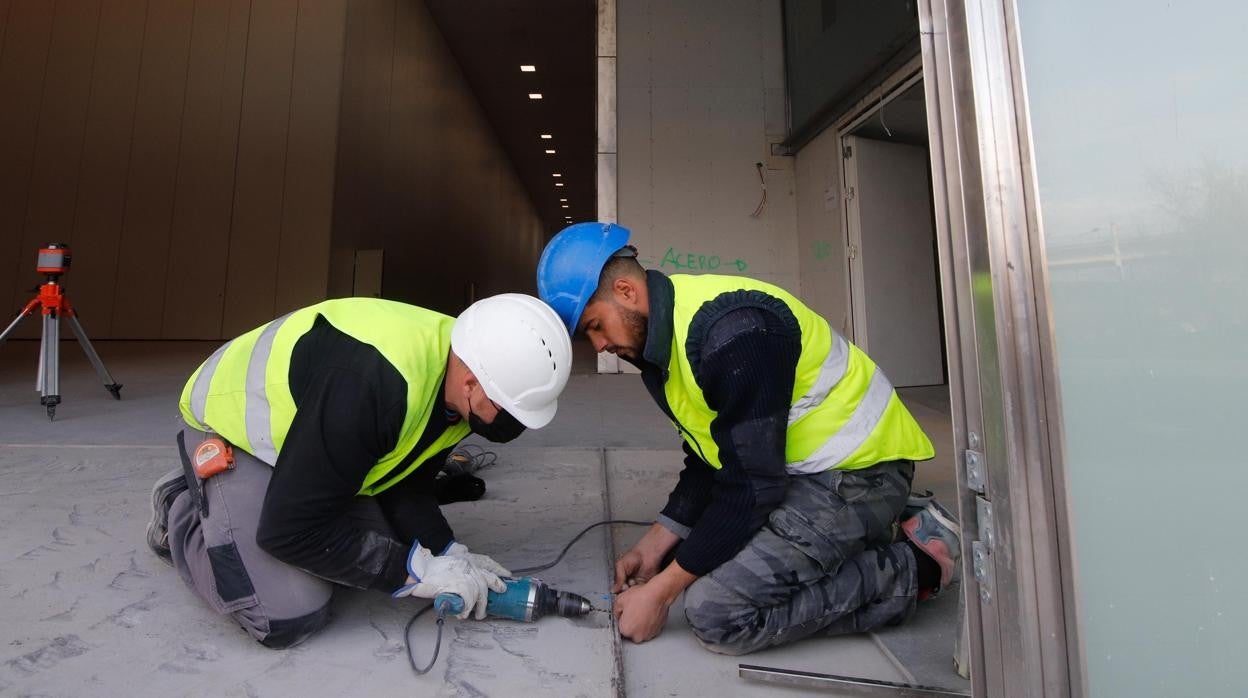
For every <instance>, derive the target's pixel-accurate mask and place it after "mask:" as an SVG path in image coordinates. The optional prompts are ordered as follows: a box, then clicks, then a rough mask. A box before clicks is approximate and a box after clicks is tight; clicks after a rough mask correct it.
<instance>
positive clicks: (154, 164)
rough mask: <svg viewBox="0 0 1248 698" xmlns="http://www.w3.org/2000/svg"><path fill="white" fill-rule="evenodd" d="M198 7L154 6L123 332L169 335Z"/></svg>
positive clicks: (169, 0)
mask: <svg viewBox="0 0 1248 698" xmlns="http://www.w3.org/2000/svg"><path fill="white" fill-rule="evenodd" d="M194 9H195V7H194V3H193V2H192V1H191V0H158V1H153V2H149V3H148V7H147V22H146V30H145V32H144V40H143V59H142V63H141V65H140V68H139V90H138V96H137V97H136V100H135V110H134V133H133V137H132V138H131V142H130V173H129V177H128V180H127V186H126V196H125V202H126V204H125V206H126V208H125V216H124V218H123V223H122V228H121V246H120V247H121V250H120V255H119V256H118V258H117V291H116V295H115V300H114V303H113V327H112V334H113V336H115V337H159V336H161V334H160V324H161V319H162V318H163V317H164V305H165V281H166V279H167V278H168V277H169V268H168V261H169V232H170V227H171V222H172V218H173V195H174V191H175V188H176V185H177V174H178V155H179V145H180V143H181V133H182V111H183V106H184V104H185V98H186V67H187V57H188V55H189V52H190V47H191V23H192V20H193V18H194Z"/></svg>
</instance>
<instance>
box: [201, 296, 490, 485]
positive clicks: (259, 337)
mask: <svg viewBox="0 0 1248 698" xmlns="http://www.w3.org/2000/svg"><path fill="white" fill-rule="evenodd" d="M318 315H319V316H323V317H324V318H325V319H326V320H328V321H329V323H330V324H331V325H333V326H334V327H335V328H337V329H338V330H339V331H341V332H343V333H344V334H347V335H349V336H351V337H353V338H355V339H358V340H359V341H361V342H363V343H365V344H368V345H371V346H373V347H374V348H376V349H377V351H378V352H380V353H381V355H382V356H383V357H385V359H386V360H387V361H389V362H390V364H391V365H392V366H394V368H395V369H396V370H397V371H398V372H399V375H401V376H402V377H403V379H404V380H405V381H406V382H407V410H406V413H405V414H404V418H403V427H402V429H401V430H400V432H399V438H398V441H397V443H396V444H395V446H394V449H393V450H391V451H390V452H389V453H387V454H386V455H385V456H383V457H382V458H381V459H380V460H378V461H377V463H375V464H374V465H373V467H372V468H371V469H370V470H369V471H368V474H367V476H366V477H365V478H364V483H363V485H362V486H361V487H360V491H359V493H360V494H363V495H374V494H377V493H378V492H381V491H383V490H385V489H386V488H388V487H390V486H391V485H393V484H395V483H396V482H398V481H399V480H402V479H403V478H404V477H406V476H407V475H409V474H411V472H412V471H414V470H415V469H416V468H418V467H420V465H421V463H423V462H424V461H425V460H427V459H429V458H430V457H432V456H433V455H435V454H437V453H439V452H440V451H442V450H443V449H446V448H449V447H450V446H453V445H454V444H456V443H458V442H459V441H461V440H462V439H463V438H464V437H466V436H468V434H469V432H470V429H469V427H468V424H467V420H461V421H460V422H458V423H456V424H452V425H450V426H448V427H447V428H446V431H444V432H443V433H442V435H441V436H440V437H438V438H437V439H436V440H435V441H434V442H433V443H432V444H430V445H429V446H428V447H427V448H426V449H425V450H424V451H423V452H422V453H421V454H420V455H419V456H418V457H416V458H415V459H414V460H412V461H411V462H410V463H409V465H408V466H407V468H406V469H405V470H404V471H403V472H401V473H397V474H393V473H392V471H393V470H394V469H395V468H396V467H398V466H399V464H400V463H402V462H403V461H404V460H406V457H407V456H408V455H409V454H410V453H411V451H412V449H413V448H415V446H416V443H417V442H418V441H419V440H420V435H421V434H422V433H424V430H425V426H426V425H427V424H428V423H429V419H430V417H431V416H433V415H435V414H438V417H439V418H441V414H440V410H441V405H442V396H441V395H440V394H439V388H440V387H441V385H442V379H443V377H444V376H445V374H446V363H447V359H448V357H449V355H450V350H451V326H452V325H453V324H454V323H455V319H454V318H452V317H449V316H446V315H443V314H441V313H435V312H433V311H431V310H425V309H423V308H417V307H416V306H412V305H407V304H405V303H396V302H393V301H387V300H381V299H377V298H341V299H335V300H329V301H325V302H323V303H318V304H316V305H313V306H309V307H307V308H302V309H300V310H295V311H293V312H291V313H289V314H287V315H283V316H282V317H280V318H278V319H276V320H274V321H272V322H269V323H267V324H264V325H261V326H260V327H257V328H256V329H254V330H252V331H250V332H248V333H246V334H244V335H242V336H240V337H237V338H235V339H233V340H231V341H229V342H226V343H225V344H224V345H222V346H221V348H219V349H217V351H216V352H215V353H214V354H213V355H212V356H210V357H208V360H207V361H205V362H204V363H203V364H202V365H200V367H199V368H198V369H196V370H195V373H193V374H191V378H190V380H188V381H187V383H186V386H185V387H184V388H183V389H182V398H181V400H180V402H179V406H180V407H181V411H182V418H183V419H184V420H186V423H187V424H189V425H191V426H192V427H194V428H196V429H199V430H200V431H207V432H214V433H216V434H220V435H221V436H222V437H223V438H224V439H225V440H226V441H229V442H230V443H231V444H233V445H234V446H235V447H236V448H241V449H243V450H244V451H246V452H248V453H250V454H251V455H253V456H255V457H256V458H258V459H260V460H261V461H264V462H265V463H268V464H269V465H273V464H275V463H276V462H277V455H278V453H279V452H280V451H281V449H282V443H283V442H284V441H285V440H286V434H287V432H289V431H290V425H291V422H292V421H293V420H294V418H295V400H294V397H293V396H292V395H291V393H290V359H291V355H292V353H293V352H294V349H295V343H296V342H298V341H299V338H300V337H302V336H303V335H304V334H306V333H307V332H308V331H309V330H310V329H312V324H313V322H315V321H316V318H317V316H318Z"/></svg>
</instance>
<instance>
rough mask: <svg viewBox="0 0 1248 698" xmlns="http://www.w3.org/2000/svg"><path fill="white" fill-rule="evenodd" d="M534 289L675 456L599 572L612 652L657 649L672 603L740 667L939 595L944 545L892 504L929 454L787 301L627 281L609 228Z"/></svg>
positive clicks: (945, 529) (954, 557) (949, 559)
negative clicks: (754, 657)
mask: <svg viewBox="0 0 1248 698" xmlns="http://www.w3.org/2000/svg"><path fill="white" fill-rule="evenodd" d="M537 287H538V292H539V294H540V295H541V298H542V300H544V301H546V302H547V303H548V304H550V306H551V307H552V308H554V310H555V312H556V313H557V314H558V315H559V317H560V318H561V319H562V320H563V322H564V323H565V324H566V325H567V327H568V331H569V332H570V333H576V332H581V333H584V334H585V335H586V336H587V337H588V338H589V340H590V342H591V343H592V344H593V346H594V349H595V350H597V351H608V352H611V353H613V354H615V355H617V356H619V357H620V358H622V359H624V360H626V361H628V362H630V363H632V364H633V365H635V366H637V367H638V368H639V369H640V370H641V377H642V382H643V383H644V384H645V386H646V389H647V390H648V391H649V393H650V395H651V397H652V398H653V399H654V401H655V402H656V403H657V404H658V406H659V408H660V409H661V410H662V411H663V412H664V414H665V415H666V416H667V417H668V418H669V419H671V420H672V422H673V423H674V424H675V425H676V428H677V430H678V431H679V432H680V434H681V437H682V438H683V441H684V443H683V448H684V452H685V459H684V463H685V467H684V470H683V471H682V472H681V474H680V479H679V481H678V483H677V485H676V487H675V489H673V491H672V493H671V495H670V496H669V497H668V501H667V504H666V506H664V507H663V510H662V511H661V512H660V513H659V515H658V517H657V519H656V521H655V523H654V525H653V526H652V527H651V528H650V530H649V531H648V532H647V533H646V534H645V535H644V536H643V537H642V539H641V540H640V541H639V542H638V543H637V544H636V545H635V546H633V547H632V548H630V549H629V550H628V551H626V552H625V553H624V554H623V555H621V556H620V558H619V559H618V560H617V561H616V564H615V582H614V588H613V591H615V592H617V593H618V594H619V596H618V597H617V598H616V601H615V614H616V617H617V618H618V627H619V630H620V634H621V635H623V636H624V637H626V638H629V639H631V640H634V641H636V642H644V641H646V640H649V639H651V638H653V637H654V636H656V635H658V633H659V632H660V631H661V630H662V628H663V625H664V623H665V622H666V619H667V612H668V608H669V606H670V605H671V604H672V603H673V602H674V601H675V600H676V599H677V598H678V597H679V596H680V594H681V593H685V617H686V619H687V620H688V622H689V625H690V626H691V627H692V629H693V631H694V633H695V635H696V636H697V637H698V639H699V640H700V641H701V642H702V644H703V645H704V646H706V647H707V648H708V649H711V650H713V651H716V652H722V653H726V654H744V653H746V652H752V651H754V650H758V649H762V648H764V647H768V646H771V645H778V644H782V643H785V642H789V641H792V640H796V639H798V638H802V637H806V636H808V635H812V634H815V633H820V632H822V633H825V634H829V633H842V632H857V631H866V630H871V629H872V628H876V627H879V626H882V625H887V624H895V623H899V622H901V621H903V620H905V619H906V618H908V617H909V616H910V614H911V613H913V611H914V609H915V606H916V604H917V602H918V601H920V600H923V599H926V598H928V597H930V596H931V595H933V594H934V593H936V592H937V591H939V590H940V589H942V588H945V587H947V586H948V585H949V584H950V583H951V582H952V580H953V575H954V571H955V569H956V568H957V561H958V555H959V540H958V527H957V525H956V524H955V523H954V522H953V520H952V517H951V516H950V515H949V514H948V512H946V511H945V510H944V509H943V508H942V507H940V506H939V505H938V504H936V503H935V502H934V501H929V500H930V498H928V499H927V500H925V499H922V498H915V497H911V496H910V484H911V480H912V478H913V475H914V462H915V461H920V460H926V459H929V458H931V457H932V456H933V455H934V451H933V449H932V444H931V442H930V441H929V440H928V438H927V436H926V435H924V434H923V431H922V429H920V428H919V425H918V424H917V423H916V422H915V421H914V418H913V417H912V416H911V415H910V413H909V412H908V411H907V410H906V408H905V406H904V405H902V404H901V402H900V401H899V400H898V399H897V395H896V392H895V391H894V390H893V388H892V385H891V384H889V382H888V379H887V377H886V376H885V375H884V373H883V371H881V370H879V369H878V368H877V367H876V366H875V364H874V363H873V362H872V361H871V359H870V358H868V357H867V355H866V354H864V353H863V352H862V351H860V350H859V349H858V348H857V347H855V346H853V345H852V344H850V343H849V342H848V341H846V340H845V339H844V338H843V337H841V336H840V335H839V334H837V333H836V332H835V331H834V330H833V329H832V328H831V327H829V325H828V323H827V321H826V320H824V319H823V318H822V317H820V316H819V315H818V314H816V313H814V312H813V311H811V310H810V309H809V308H808V307H806V305H805V304H803V303H802V302H801V301H800V300H798V299H797V298H796V297H794V296H793V295H791V294H790V293H788V292H787V291H785V290H784V289H782V288H779V287H777V286H773V285H771V284H768V283H764V282H761V281H755V280H753V279H748V278H745V277H740V276H718V275H709V274H708V275H700V276H691V275H682V274H677V275H672V276H670V277H669V276H666V275H664V274H662V273H660V272H657V271H646V270H645V269H643V268H642V267H641V265H640V264H639V263H638V261H637V259H636V250H635V249H634V248H633V247H631V246H630V245H629V231H628V230H627V229H626V228H623V227H621V226H619V225H615V224H612V223H579V224H576V225H573V226H569V227H568V228H565V229H564V230H563V231H561V232H560V233H559V234H558V235H556V236H555V237H554V239H552V240H551V241H550V243H549V244H548V245H547V246H546V249H545V251H544V252H543V253H542V257H541V260H540V261H539V262H538V270H537Z"/></svg>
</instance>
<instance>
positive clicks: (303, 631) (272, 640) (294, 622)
mask: <svg viewBox="0 0 1248 698" xmlns="http://www.w3.org/2000/svg"><path fill="white" fill-rule="evenodd" d="M327 623H329V604H325V605H324V606H322V607H321V608H319V609H317V610H315V611H313V612H312V613H309V614H307V615H305V616H300V617H298V618H290V619H284V620H270V621H269V630H268V632H267V633H264V635H263V636H260V635H256V634H254V633H253V636H255V637H256V640H258V641H259V642H260V644H262V645H264V646H265V647H268V648H269V649H274V650H284V649H287V648H290V647H294V646H295V645H297V644H299V643H300V642H303V641H304V640H306V639H308V638H309V637H312V636H313V635H314V634H316V632H317V631H318V630H320V629H321V628H323V627H325V625H326V624H327Z"/></svg>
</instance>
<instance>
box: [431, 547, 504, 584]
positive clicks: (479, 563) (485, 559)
mask: <svg viewBox="0 0 1248 698" xmlns="http://www.w3.org/2000/svg"><path fill="white" fill-rule="evenodd" d="M442 555H443V556H449V557H459V558H463V559H465V560H467V561H468V562H469V563H470V564H471V565H472V566H473V567H476V568H477V569H480V570H484V571H486V572H489V573H491V574H495V575H498V576H499V577H510V576H511V572H510V571H508V569H507V568H506V567H503V566H502V565H500V564H498V563H497V562H495V561H494V558H492V557H490V556H489V555H479V554H477V553H470V552H468V546H466V545H464V544H463V543H456V542H455V541H451V544H450V545H448V546H447V547H446V550H445V551H443V553H442ZM491 588H493V587H491ZM495 591H500V590H499V589H495Z"/></svg>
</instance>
